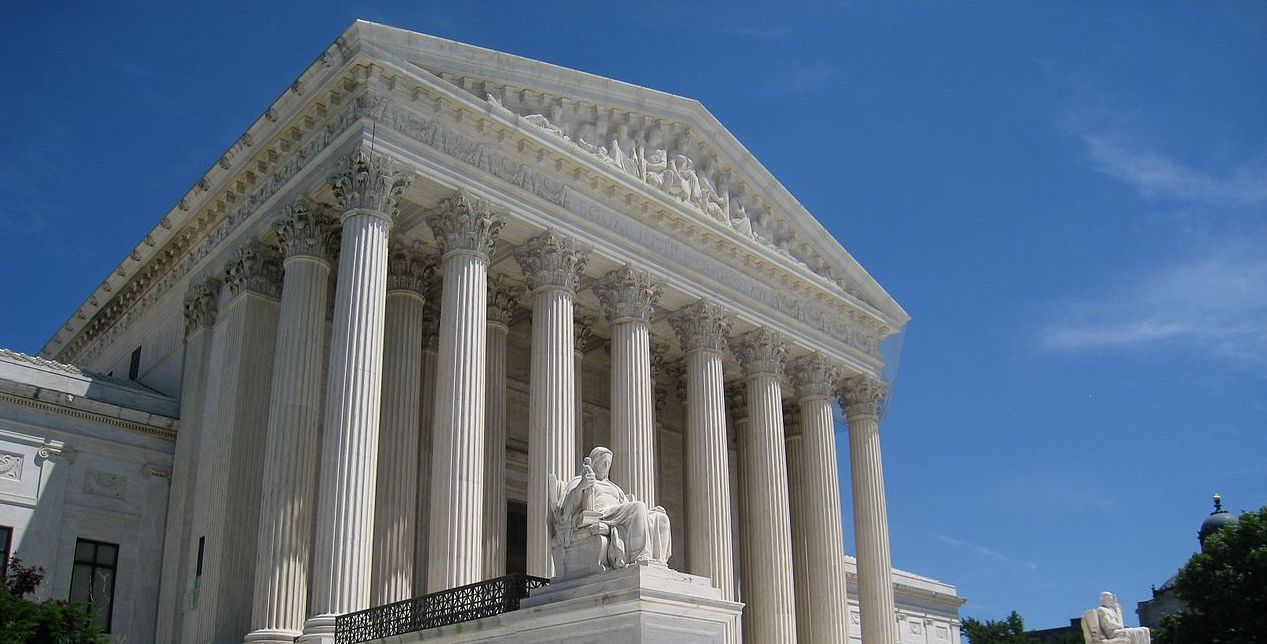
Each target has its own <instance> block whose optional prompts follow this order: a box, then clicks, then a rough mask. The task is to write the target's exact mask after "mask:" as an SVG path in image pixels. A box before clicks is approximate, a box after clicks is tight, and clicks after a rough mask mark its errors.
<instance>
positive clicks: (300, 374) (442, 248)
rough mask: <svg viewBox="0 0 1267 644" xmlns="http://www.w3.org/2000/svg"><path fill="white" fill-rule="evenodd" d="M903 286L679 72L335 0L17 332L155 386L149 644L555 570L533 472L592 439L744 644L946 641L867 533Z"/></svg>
mask: <svg viewBox="0 0 1267 644" xmlns="http://www.w3.org/2000/svg"><path fill="white" fill-rule="evenodd" d="M907 319H908V316H907V314H906V313H905V311H903V310H902V308H901V307H900V306H899V305H898V304H897V303H896V302H895V301H894V300H893V299H892V298H891V297H890V296H889V295H888V294H887V293H885V291H884V290H883V289H882V288H881V287H880V286H879V284H877V283H876V282H875V280H874V279H872V278H871V276H870V275H868V274H867V272H866V271H865V270H864V269H863V268H862V267H861V266H859V265H858V263H857V262H856V261H854V259H853V258H852V257H851V256H850V255H849V254H848V253H847V252H846V251H845V250H844V249H843V248H842V247H841V246H840V245H839V244H838V243H837V242H836V241H835V240H834V239H833V238H832V237H831V236H830V235H829V234H828V233H827V232H826V231H825V230H824V229H823V228H822V226H821V225H820V224H818V222H817V221H815V220H814V218H813V217H812V216H811V215H810V214H809V213H808V212H806V211H805V210H804V208H802V207H801V206H800V205H799V204H798V203H797V202H796V200H795V199H794V198H793V197H792V196H791V195H790V194H788V193H787V191H786V190H785V189H784V188H783V187H782V186H781V185H780V184H779V183H778V182H777V180H775V179H774V178H773V177H772V176H770V175H769V173H768V172H767V171H765V169H764V168H762V167H761V165H760V164H759V163H758V162H757V161H756V160H755V159H753V158H752V157H751V155H750V154H749V153H748V152H747V151H746V150H744V148H743V147H742V145H740V144H739V142H738V141H736V140H735V139H734V138H733V136H732V135H730V134H729V133H728V132H727V131H726V130H725V129H724V128H723V127H722V126H721V124H719V123H718V122H717V121H716V119H714V118H713V117H712V116H711V115H710V114H709V113H708V112H707V111H706V110H705V109H704V108H703V107H702V106H701V105H700V104H699V103H698V102H695V101H692V100H689V99H683V98H679V97H676V96H671V95H668V94H663V93H660V92H656V91H654V90H649V89H646V88H642V87H636V86H632V85H627V84H624V83H620V82H618V81H613V80H610V79H605V78H600V77H596V76H592V75H589V74H585V73H582V72H577V71H573V70H567V69H563V68H559V67H555V66H552V65H548V64H545V63H539V62H536V61H531V60H527V59H522V58H517V57H514V56H509V55H506V54H500V53H497V52H491V51H488V50H484V49H480V48H477V47H472V46H468V45H462V44H459V43H454V42H450V41H445V40H442V39H438V38H433V37H429V36H424V35H421V34H416V33H412V32H408V31H403V30H399V29H394V28H390V27H386V26H382V25H376V24H373V23H367V22H360V21H358V22H357V23H355V24H353V25H352V26H351V27H350V28H349V29H348V30H347V31H346V32H345V33H344V34H343V35H342V36H340V38H339V39H338V40H337V41H336V42H335V43H334V44H333V45H331V46H330V47H329V48H327V49H326V50H325V51H324V52H323V53H322V54H321V55H320V56H319V57H318V59H317V60H316V61H314V63H313V64H312V65H311V66H310V67H309V68H308V69H307V70H305V71H304V73H303V74H302V75H301V76H300V77H299V78H298V79H297V80H296V81H295V82H294V83H293V84H292V85H291V86H290V88H288V89H287V90H286V91H285V92H284V93H283V94H282V95H281V96H280V97H279V98H278V99H277V100H276V101H275V102H274V103H273V104H272V105H270V106H269V107H268V108H267V109H266V110H265V112H264V113H263V114H262V115H261V116H260V118H259V119H258V120H257V121H256V122H255V123H253V124H252V125H251V126H250V128H248V130H247V131H246V132H245V133H244V134H243V135H242V136H241V137H240V138H239V139H238V141H237V142H236V143H235V144H234V145H233V146H232V147H231V148H230V149H229V150H228V151H227V152H226V153H225V155H224V156H223V157H222V158H221V159H220V160H219V162H218V163H217V164H215V165H214V166H213V167H212V168H211V169H210V170H208V172H207V173H206V175H205V176H203V177H202V178H200V179H199V180H198V181H197V183H196V184H195V185H194V187H193V188H191V189H190V190H189V191H188V193H187V194H185V195H184V196H182V197H181V198H180V199H179V201H178V202H177V203H176V204H175V205H174V206H173V208H172V209H171V211H170V212H168V213H166V214H165V215H164V216H163V217H162V218H161V220H160V221H159V223H158V224H157V225H156V226H155V227H154V228H153V230H152V231H150V233H149V234H148V235H147V236H146V237H145V239H144V240H142V242H141V243H140V244H138V245H137V247H136V248H135V249H134V250H133V251H132V252H131V253H130V254H129V256H128V257H127V258H126V259H125V260H124V261H123V262H122V263H121V264H120V265H119V267H118V268H117V269H116V270H115V271H114V272H112V273H111V274H110V275H109V276H108V277H107V278H106V280H105V281H104V282H103V283H102V284H101V286H100V287H99V288H98V289H97V291H96V292H95V293H94V294H93V295H92V296H91V297H90V298H89V299H88V301H86V302H85V303H84V305H83V306H82V307H81V308H80V309H79V311H77V312H76V313H75V315H74V316H72V318H71V319H70V320H69V321H68V322H67V323H66V324H65V325H64V327H63V328H61V329H59V330H58V332H57V333H56V334H55V335H54V337H53V338H52V339H51V340H50V341H49V342H48V344H47V345H46V346H45V347H44V349H43V351H42V353H41V355H42V356H43V357H45V358H47V359H48V360H50V361H53V360H55V361H57V363H70V364H74V365H78V366H79V367H82V368H83V369H85V370H89V371H93V372H98V373H107V372H111V371H117V370H119V369H122V368H123V366H124V365H129V363H133V364H134V365H135V367H136V368H135V371H136V381H137V382H138V383H140V384H142V385H144V386H145V387H146V388H148V389H150V390H153V391H155V392H158V393H161V394H164V395H166V396H167V397H168V398H169V399H171V400H178V401H179V402H178V407H177V408H176V409H173V410H169V414H168V416H169V417H171V418H178V419H179V421H178V426H177V427H175V431H173V432H171V434H172V435H171V436H167V437H166V438H165V439H164V440H165V441H166V442H165V443H164V444H165V445H166V446H167V449H168V453H169V454H170V456H168V459H169V461H170V462H171V465H170V478H169V479H167V478H164V479H163V481H166V482H167V484H168V485H169V486H170V491H169V493H165V494H164V498H163V499H161V500H160V499H157V498H156V499H155V500H154V504H156V507H158V508H159V513H160V514H161V515H163V516H164V519H163V525H162V532H163V534H162V538H161V543H162V556H161V564H160V565H155V566H153V567H152V570H153V577H154V578H153V579H151V580H150V583H152V584H153V585H154V586H155V587H157V588H158V593H157V599H156V600H155V601H154V602H152V603H153V613H152V620H151V621H150V622H149V623H151V624H152V626H151V627H150V628H151V630H148V631H136V632H138V633H142V632H148V633H153V639H154V640H155V641H160V642H241V641H244V640H245V641H253V642H290V641H292V640H293V639H294V638H295V637H300V638H301V641H329V640H330V638H331V637H332V632H333V623H334V622H333V618H334V616H336V615H339V614H343V613H347V612H351V611H355V610H359V609H363V608H367V607H369V606H373V605H380V604H385V603H389V602H392V601H396V600H400V599H405V598H408V597H411V596H415V595H419V594H423V593H425V592H432V591H436V590H442V589H446V588H452V587H455V586H459V585H463V584H468V583H472V582H476V581H480V580H483V579H487V578H491V577H496V576H499V575H502V574H505V573H506V572H507V571H526V572H528V573H529V574H534V575H541V576H549V575H550V572H551V562H550V559H549V546H548V544H547V533H546V520H545V515H546V498H545V495H546V487H545V480H546V478H547V476H548V475H551V474H554V475H558V476H566V477H570V476H574V475H575V474H576V472H577V469H578V467H579V464H580V461H581V456H582V454H583V453H586V452H588V451H589V450H590V449H591V448H592V447H594V446H595V445H608V446H610V447H612V448H613V451H614V452H615V454H616V455H617V461H616V463H615V464H614V466H613V472H614V473H615V476H618V477H619V478H620V479H621V480H622V481H623V482H625V483H626V487H627V488H628V491H629V492H632V493H633V494H635V495H636V496H637V498H638V499H639V500H643V501H646V502H647V504H648V505H661V506H663V507H664V508H665V509H666V510H667V511H668V513H669V514H670V516H672V517H674V521H673V532H674V534H673V537H674V548H673V559H672V560H671V561H670V565H671V566H672V567H673V568H676V569H680V570H683V571H687V572H690V573H692V574H695V575H700V576H703V577H708V578H709V579H710V580H711V581H712V583H713V584H714V586H715V587H717V588H718V589H720V590H721V592H722V594H723V595H724V596H725V597H726V598H727V599H733V600H736V601H741V602H743V603H744V604H745V609H744V617H743V631H744V637H745V639H746V640H747V641H749V642H792V641H802V642H843V641H847V640H849V639H852V640H857V639H859V638H860V639H861V640H862V641H865V642H928V643H938V642H957V641H958V639H959V634H958V618H957V610H958V606H959V604H960V600H959V599H958V597H957V596H956V595H955V591H954V588H953V586H950V585H948V584H945V583H942V582H937V581H935V580H931V579H927V578H923V577H920V576H918V575H914V574H910V573H906V572H903V571H895V570H893V569H892V565H891V560H890V554H889V535H888V521H887V516H886V506H885V497H884V478H883V465H882V458H881V450H880V430H879V420H880V417H881V415H882V414H881V411H882V406H883V404H884V400H885V397H886V395H887V385H886V384H885V383H884V382H883V380H882V379H881V374H882V372H883V366H884V365H883V360H882V358H881V356H880V352H879V345H880V342H881V341H882V340H883V339H884V338H885V337H887V336H889V335H891V334H894V333H897V332H899V331H900V330H901V329H902V327H903V326H904V325H905V323H906V322H907ZM50 364H53V363H51V362H50ZM842 412H843V416H844V418H845V419H846V421H847V425H848V431H847V432H846V433H845V434H842V435H841V436H842V437H844V436H847V438H848V446H847V449H848V454H849V462H850V486H849V488H847V489H848V490H849V493H851V494H852V495H853V497H852V498H853V507H854V509H855V513H854V516H853V517H850V519H851V520H852V522H853V526H854V530H855V533H856V535H857V549H856V552H855V553H854V554H853V556H849V555H846V553H845V551H844V547H843V543H844V539H843V534H844V530H845V520H846V518H845V517H842V516H841V513H840V511H839V508H840V503H839V498H840V497H839V495H840V493H841V489H842V488H841V483H842V482H841V481H838V480H837V471H836V462H837V461H836V453H837V450H838V449H845V446H844V445H840V446H838V445H837V444H836V433H835V429H834V428H835V424H834V422H833V418H834V417H835V416H837V415H838V414H841V413H842ZM0 447H2V445H0ZM163 504H165V510H163V509H162V505H163ZM154 509H155V508H154V507H151V510H154ZM138 601H139V600H138ZM142 621H144V619H142Z"/></svg>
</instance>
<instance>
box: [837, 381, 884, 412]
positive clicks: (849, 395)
mask: <svg viewBox="0 0 1267 644" xmlns="http://www.w3.org/2000/svg"><path fill="white" fill-rule="evenodd" d="M888 396H889V385H887V384H886V383H885V382H884V381H883V380H880V379H879V378H876V377H875V376H872V375H870V374H865V373H863V374H858V375H856V376H849V377H848V378H845V379H844V380H842V381H841V383H840V404H841V406H843V407H844V408H845V415H846V416H848V417H849V419H850V420H852V419H855V418H860V417H863V416H879V415H880V410H881V409H882V408H883V407H884V399H885V398H888Z"/></svg>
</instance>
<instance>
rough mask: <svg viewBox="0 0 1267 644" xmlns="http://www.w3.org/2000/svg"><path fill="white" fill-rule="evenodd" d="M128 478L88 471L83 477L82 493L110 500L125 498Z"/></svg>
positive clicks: (98, 471)
mask: <svg viewBox="0 0 1267 644" xmlns="http://www.w3.org/2000/svg"><path fill="white" fill-rule="evenodd" d="M127 487H128V477H126V476H124V475H122V474H115V473H113V472H106V471H103V470H88V474H87V476H86V477H84V492H86V493H88V494H95V495H97V496H104V497H106V498H110V499H122V498H124V497H126V496H127Z"/></svg>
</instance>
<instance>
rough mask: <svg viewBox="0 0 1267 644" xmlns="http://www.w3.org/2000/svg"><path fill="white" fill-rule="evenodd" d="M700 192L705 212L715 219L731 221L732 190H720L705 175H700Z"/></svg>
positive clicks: (724, 221)
mask: <svg viewBox="0 0 1267 644" xmlns="http://www.w3.org/2000/svg"><path fill="white" fill-rule="evenodd" d="M699 182H700V192H701V195H700V197H701V199H702V201H703V203H702V206H703V210H704V212H705V213H707V214H708V216H709V217H712V218H713V219H715V220H717V221H720V222H723V223H726V222H729V221H730V192H729V191H718V190H717V189H716V188H714V187H713V183H712V182H711V181H709V180H708V177H707V176H705V175H700V177H699Z"/></svg>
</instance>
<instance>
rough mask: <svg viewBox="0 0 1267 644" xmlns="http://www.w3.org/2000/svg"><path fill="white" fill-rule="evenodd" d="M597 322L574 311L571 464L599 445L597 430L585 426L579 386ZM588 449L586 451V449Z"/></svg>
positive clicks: (590, 316)
mask: <svg viewBox="0 0 1267 644" xmlns="http://www.w3.org/2000/svg"><path fill="white" fill-rule="evenodd" d="M597 320H598V317H597V316H594V315H589V314H588V313H585V312H584V311H583V310H581V309H580V308H579V307H577V309H576V310H575V311H574V317H573V318H572V355H574V356H576V367H575V369H576V378H575V382H576V386H575V387H574V389H575V390H576V391H574V392H572V396H573V397H574V398H576V457H575V458H573V459H572V460H573V462H576V463H580V462H581V459H583V458H585V456H586V455H587V454H589V450H590V449H594V447H595V446H597V445H598V444H599V440H598V436H597V432H598V428H597V427H593V423H591V426H589V427H586V426H585V401H584V398H583V396H582V394H583V393H584V392H582V391H581V386H582V384H584V381H585V371H584V365H585V348H586V347H587V346H589V343H590V340H591V339H592V338H593V337H594V322H596V321H597ZM587 447H588V448H589V449H586V448H587Z"/></svg>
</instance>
